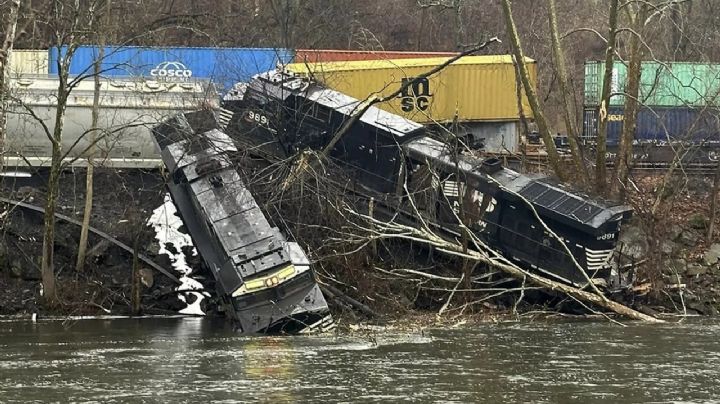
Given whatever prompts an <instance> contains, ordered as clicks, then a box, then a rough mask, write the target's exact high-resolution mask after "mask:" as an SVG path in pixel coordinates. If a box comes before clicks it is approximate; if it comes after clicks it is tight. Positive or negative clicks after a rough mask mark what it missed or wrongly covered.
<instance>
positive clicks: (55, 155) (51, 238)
mask: <svg viewBox="0 0 720 404" xmlns="http://www.w3.org/2000/svg"><path fill="white" fill-rule="evenodd" d="M96 6H97V4H96V3H95V2H93V3H90V5H89V7H88V8H87V9H85V7H86V5H84V4H83V5H81V4H80V0H72V1H71V0H53V5H52V15H51V25H52V28H53V37H54V41H55V46H56V49H57V54H58V60H57V67H58V91H57V110H56V113H55V127H54V128H53V130H52V131H50V129H49V128H48V127H47V125H46V124H44V123H41V124H42V126H43V129H44V130H45V133H46V135H47V137H48V140H49V141H50V143H51V144H52V160H51V163H50V172H49V176H48V183H47V196H46V201H45V215H44V232H43V247H42V251H43V254H42V264H41V275H42V285H43V297H44V299H45V302H46V303H47V305H48V306H50V307H52V306H55V305H56V304H57V295H56V289H55V263H54V256H55V248H54V245H55V208H56V205H57V197H58V192H59V186H60V173H61V169H62V165H63V154H62V136H63V124H64V122H65V110H66V108H67V103H68V98H69V97H70V92H71V91H72V89H73V87H74V86H76V85H77V80H78V79H77V78H75V79H73V80H70V79H69V76H70V62H71V61H72V58H73V55H74V53H75V50H76V49H77V47H78V45H79V43H80V40H81V39H82V37H83V36H84V35H85V34H86V31H84V28H85V27H87V25H88V23H87V22H86V20H87V21H89V22H92V21H93V19H94V13H95V11H96ZM84 10H87V11H86V12H84ZM66 24H67V25H66ZM64 45H66V46H64Z"/></svg>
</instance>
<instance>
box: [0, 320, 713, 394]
mask: <svg viewBox="0 0 720 404" xmlns="http://www.w3.org/2000/svg"><path fill="white" fill-rule="evenodd" d="M66 325H67V324H66ZM719 331H720V325H718V324H716V323H708V322H694V323H690V324H669V325H663V326H644V325H630V326H629V327H627V328H620V327H617V326H614V325H612V324H609V323H603V322H594V323H593V322H564V323H524V324H522V323H507V324H488V325H481V326H475V327H473V328H466V329H453V330H431V331H426V332H425V333H421V334H416V333H402V332H392V331H385V332H380V333H377V334H376V335H373V336H369V337H355V336H348V335H324V336H302V337H287V338H283V337H241V336H238V335H236V334H234V333H233V332H232V330H230V329H229V328H228V327H226V326H225V325H224V323H222V322H213V321H211V320H209V319H204V318H187V319H178V318H175V319H113V320H82V321H78V322H76V323H74V324H72V326H71V327H70V328H69V329H68V328H64V327H63V323H62V322H60V321H43V322H39V323H37V324H33V323H30V322H0V401H1V402H47V401H60V402H68V401H69V402H86V401H94V402H195V401H212V402H298V403H305V402H338V401H344V402H397V401H407V402H493V403H495V402H553V403H554V402H707V401H712V400H716V399H718V397H720V383H718V382H719V381H720V341H718V338H717V334H718V332H719Z"/></svg>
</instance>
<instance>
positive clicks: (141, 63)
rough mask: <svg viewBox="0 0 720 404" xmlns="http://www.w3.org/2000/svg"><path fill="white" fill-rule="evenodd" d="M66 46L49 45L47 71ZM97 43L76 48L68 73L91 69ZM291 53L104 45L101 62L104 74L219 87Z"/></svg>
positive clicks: (284, 59) (272, 65)
mask: <svg viewBox="0 0 720 404" xmlns="http://www.w3.org/2000/svg"><path fill="white" fill-rule="evenodd" d="M65 52H67V48H66V47H64V48H61V49H60V50H59V51H58V49H57V48H51V49H50V56H49V58H50V66H49V68H50V69H49V73H50V74H57V72H58V70H57V69H58V67H57V60H58V57H59V56H60V55H64V54H65ZM99 53H100V52H99V47H97V46H81V47H79V48H77V50H76V51H75V54H74V55H73V58H72V61H71V63H70V74H77V75H80V74H88V73H91V72H92V70H93V68H92V66H93V63H94V62H95V60H97V59H98V57H99ZM292 57H293V53H292V51H290V50H288V49H280V48H182V47H174V48H160V47H134V46H125V47H105V49H104V57H103V60H102V63H101V69H102V71H103V76H106V77H119V76H134V77H146V78H152V79H156V80H165V81H188V80H191V79H195V78H199V79H203V80H211V81H212V82H213V83H215V85H216V86H217V87H218V89H219V90H220V91H224V90H229V89H230V88H231V87H232V85H233V84H234V83H237V82H239V81H248V80H249V79H250V78H251V77H252V76H254V75H255V74H258V73H261V72H265V71H268V70H272V69H275V68H276V67H277V65H278V64H287V63H289V62H290V61H291V60H292Z"/></svg>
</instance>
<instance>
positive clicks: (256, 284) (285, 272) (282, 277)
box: [232, 265, 298, 297]
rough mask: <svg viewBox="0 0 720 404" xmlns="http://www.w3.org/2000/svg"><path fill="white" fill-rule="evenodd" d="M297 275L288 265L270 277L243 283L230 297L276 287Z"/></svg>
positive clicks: (295, 270) (292, 266)
mask: <svg viewBox="0 0 720 404" xmlns="http://www.w3.org/2000/svg"><path fill="white" fill-rule="evenodd" d="M297 274H298V271H297V269H296V268H295V266H294V265H288V266H286V267H284V268H282V269H280V270H279V271H276V272H274V273H272V274H270V275H267V276H263V277H260V278H255V279H252V280H249V281H247V282H245V283H244V284H243V285H242V286H240V287H239V288H237V289H236V290H235V291H234V292H233V293H232V297H238V296H242V295H244V294H246V293H253V292H257V291H259V290H263V289H268V288H271V287H273V286H277V285H279V284H281V283H283V282H285V281H287V280H288V279H291V278H293V277H295V275H297Z"/></svg>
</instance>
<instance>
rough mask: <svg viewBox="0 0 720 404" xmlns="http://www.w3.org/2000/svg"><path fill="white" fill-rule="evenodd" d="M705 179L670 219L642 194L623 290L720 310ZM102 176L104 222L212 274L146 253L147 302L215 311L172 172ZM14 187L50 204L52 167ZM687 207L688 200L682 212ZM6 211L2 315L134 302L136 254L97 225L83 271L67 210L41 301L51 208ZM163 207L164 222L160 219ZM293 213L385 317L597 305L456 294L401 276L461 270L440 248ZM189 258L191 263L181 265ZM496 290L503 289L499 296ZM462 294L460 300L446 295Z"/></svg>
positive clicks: (317, 254) (72, 193)
mask: <svg viewBox="0 0 720 404" xmlns="http://www.w3.org/2000/svg"><path fill="white" fill-rule="evenodd" d="M696 182H697V183H695V184H690V186H685V187H684V188H683V189H682V190H681V191H679V192H678V193H677V195H675V196H674V199H673V198H671V199H669V200H668V201H669V203H671V204H672V206H673V210H672V212H673V214H672V215H666V216H664V217H663V218H662V220H655V221H652V220H649V219H648V216H646V215H643V209H644V208H643V206H642V203H643V201H644V199H643V198H642V197H637V198H635V200H634V202H633V203H634V204H635V205H636V210H638V211H639V212H640V213H639V214H637V215H636V216H637V217H636V219H635V222H634V224H633V226H632V227H629V228H627V229H625V232H624V235H623V239H622V240H621V247H622V251H623V252H624V254H625V257H624V258H623V265H626V266H631V267H633V269H632V271H633V272H634V283H633V286H632V288H631V289H629V290H625V291H624V292H622V293H620V294H618V295H617V297H618V298H620V299H621V300H622V301H623V302H625V303H627V304H629V305H631V306H634V307H636V308H639V309H642V310H643V311H646V312H650V313H653V314H656V313H660V314H662V313H665V314H669V313H672V314H678V313H679V314H683V313H684V314H701V315H715V314H717V313H718V308H719V307H720V306H719V302H718V300H717V298H716V295H717V291H718V290H720V266H719V265H720V262H719V259H720V244H718V243H717V236H714V238H713V239H710V240H707V239H706V237H705V235H704V234H703V232H704V231H705V230H706V229H707V221H708V220H709V219H708V214H707V199H708V197H709V196H708V193H707V189H708V187H707V186H706V185H707V184H705V182H703V180H696ZM95 184H96V186H95V198H94V209H93V217H92V222H91V224H92V226H94V227H96V228H98V229H99V230H102V231H104V232H107V233H108V234H110V235H112V236H113V237H115V238H117V239H118V240H119V241H121V242H123V243H125V244H127V245H128V246H137V249H138V251H139V252H140V253H141V254H144V255H146V256H148V257H149V258H150V259H152V260H153V261H155V262H156V263H158V264H159V265H161V266H162V267H164V268H167V269H170V270H173V271H174V272H173V273H174V274H176V275H177V277H182V276H183V275H184V273H185V272H187V275H189V276H190V278H192V279H195V280H196V281H193V282H197V284H192V283H191V284H192V285H204V287H205V288H207V289H208V291H206V292H205V293H202V294H201V293H199V292H197V291H194V290H191V289H192V288H196V286H191V287H187V286H186V287H183V288H181V289H182V290H184V291H186V292H187V293H178V291H177V289H178V287H177V286H178V285H177V284H175V283H174V282H173V281H171V280H170V279H168V278H167V277H166V276H164V275H163V274H161V273H159V272H157V271H154V270H153V269H152V268H150V267H149V266H148V265H142V266H141V274H142V283H143V287H142V310H143V313H146V314H164V313H177V312H179V311H182V310H183V309H185V310H186V312H197V311H198V310H202V312H204V313H206V314H209V315H216V314H218V313H217V307H216V302H215V301H214V299H213V297H212V296H213V294H212V293H211V291H212V289H213V284H212V282H211V280H210V279H209V276H207V274H205V272H204V269H203V265H202V262H201V260H200V258H199V257H198V256H197V255H195V254H193V252H192V249H191V248H189V247H182V243H177V242H174V241H173V240H172V237H169V236H168V234H167V233H163V235H162V236H161V237H159V236H158V232H167V228H166V227H167V226H166V227H163V226H158V215H160V217H164V218H165V219H167V220H165V219H163V220H165V222H166V224H171V222H174V223H175V228H176V229H177V227H179V226H177V224H178V223H177V219H176V217H174V216H173V215H172V212H170V213H167V212H163V211H159V210H158V209H159V208H160V207H161V206H162V205H163V204H164V203H166V204H167V203H169V202H168V201H167V200H166V191H165V188H164V179H163V177H162V174H161V172H160V171H141V170H127V171H122V170H121V171H118V170H109V169H100V170H97V171H96V177H95ZM639 184H640V191H643V192H645V191H647V192H648V193H652V192H653V190H652V181H647V182H642V181H641V182H639ZM643 187H645V188H643ZM84 188H85V175H84V170H82V169H77V170H70V171H66V172H64V173H63V176H62V186H61V194H60V199H59V203H58V212H60V213H62V214H64V215H67V216H70V217H72V218H75V219H77V220H81V219H82V209H83V204H84V196H85V189H84ZM2 192H3V196H4V197H7V198H10V199H14V200H21V201H24V202H26V203H30V204H34V205H37V206H41V207H42V206H43V205H44V199H43V198H44V192H45V178H44V176H43V175H42V173H41V174H40V175H35V176H33V177H32V178H30V179H27V178H25V179H8V178H5V179H4V180H3V183H2ZM638 195H642V194H641V193H638ZM636 196H637V195H636ZM169 206H172V204H171V203H170V205H169ZM310 206H311V205H310V204H307V205H304V206H302V207H301V208H296V209H295V210H292V209H289V210H288V212H290V213H291V214H295V213H297V211H299V210H303V211H304V213H305V214H306V215H307V216H313V215H315V216H320V213H314V212H312V211H309V209H311V208H310ZM679 209H685V210H684V211H683V212H680V213H679V212H678V210H679ZM3 212H5V213H3V214H2V220H3V222H2V225H3V226H2V235H1V237H2V240H1V243H0V288H2V290H3V293H1V294H0V315H14V314H28V315H29V314H32V313H39V314H40V315H49V314H64V315H82V314H88V315H97V314H127V313H128V312H129V306H130V304H129V301H130V284H131V273H132V256H131V254H129V253H127V252H126V251H123V250H122V249H120V248H119V247H117V246H115V245H113V244H112V243H109V242H108V241H107V240H104V239H103V238H102V237H98V236H95V235H91V237H90V242H89V254H88V258H87V260H86V262H85V266H84V270H83V271H82V272H77V271H76V270H75V261H76V251H77V245H78V239H79V228H78V227H77V226H76V225H74V224H69V223H66V222H63V221H58V227H57V236H56V244H55V251H56V273H57V276H58V284H59V291H60V301H61V305H60V307H59V308H58V309H56V310H54V311H53V312H52V313H50V312H47V311H46V309H45V308H43V306H42V304H41V303H40V302H41V293H42V291H41V287H40V271H39V268H40V256H41V245H42V214H41V213H39V212H33V211H28V210H24V209H21V208H19V207H12V206H9V205H4V206H3ZM163 215H164V216H163ZM153 216H155V219H154V224H153V221H151V220H150V219H151V218H153ZM291 216H292V215H288V217H283V218H277V217H276V218H274V219H275V220H276V221H277V222H282V223H283V225H287V226H289V227H290V228H291V229H292V230H293V232H294V234H295V235H296V236H298V235H300V236H301V238H302V240H299V241H300V242H301V243H304V242H305V241H306V240H307V243H309V244H305V245H304V247H306V248H307V251H308V252H309V253H310V255H311V256H312V257H313V259H314V260H315V262H316V264H317V265H316V269H317V273H318V276H319V279H320V281H321V282H322V283H325V284H329V285H331V286H333V287H335V288H336V289H338V290H340V291H341V293H343V294H346V295H347V296H349V297H351V298H352V299H355V300H356V301H359V302H360V303H362V304H363V305H366V306H367V307H369V308H370V309H371V310H372V311H374V312H376V313H378V314H380V315H381V316H382V317H383V318H390V319H403V318H413V319H417V321H420V322H423V320H422V318H423V316H427V315H430V316H432V317H434V318H435V320H433V321H436V320H437V319H438V317H437V316H435V313H438V312H442V316H440V317H442V318H444V320H440V321H450V322H453V321H455V322H456V321H461V320H462V319H470V318H472V319H490V320H492V319H493V318H495V317H498V316H500V317H503V316H506V315H516V314H527V315H532V314H531V313H538V312H539V313H547V312H551V313H552V312H563V313H573V314H583V313H587V310H586V309H584V308H582V306H579V305H577V304H576V303H575V302H573V301H568V300H567V299H564V298H563V297H562V296H554V295H548V294H546V293H543V292H540V291H536V290H534V289H527V290H526V291H524V292H519V291H518V290H514V291H511V292H506V293H496V292H493V293H485V294H482V293H480V294H478V292H472V293H471V292H458V293H454V294H452V285H450V286H448V284H447V283H445V284H442V283H439V284H432V283H430V282H428V281H427V280H422V279H418V278H417V277H412V276H409V275H407V276H406V275H403V276H398V272H397V271H394V272H392V274H391V273H388V269H390V268H392V267H404V268H412V267H413V266H414V268H418V269H422V270H425V271H428V272H432V271H435V273H438V274H440V275H443V276H446V277H447V276H456V275H453V273H454V272H455V271H457V268H458V265H459V263H458V262H456V261H452V260H445V259H442V258H438V257H434V258H433V259H428V256H429V255H430V252H429V250H427V249H423V248H420V247H416V246H408V245H405V244H403V245H401V246H398V245H393V244H384V245H382V246H380V247H378V245H368V246H367V249H366V250H363V251H360V252H358V253H352V254H347V255H341V256H334V255H333V254H328V253H327V249H326V248H325V249H324V247H326V246H324V245H323V242H322V240H321V238H322V237H321V235H319V234H317V233H315V234H313V233H312V232H311V228H310V227H308V226H307V222H305V223H300V222H298V221H297V220H293V217H291ZM161 221H162V220H161ZM168 237H169V238H168ZM163 240H164V241H163ZM408 247H409V248H408ZM371 250H372V251H371ZM393 251H394V252H393ZM181 261H182V262H181ZM183 265H184V267H185V269H184V270H183V269H181V268H180V267H182V266H183ZM520 286H522V285H521V284H520V283H518V282H515V281H513V280H510V279H507V278H506V277H504V276H502V274H495V275H493V276H492V277H489V278H488V289H493V290H494V289H498V288H509V289H513V288H518V287H520ZM492 294H497V296H490V295H492ZM451 296H452V299H451V300H452V301H451V304H450V305H447V306H445V303H446V302H447V300H448V298H449V297H451ZM329 300H330V303H331V305H332V308H333V310H334V312H335V315H336V317H337V318H340V319H344V320H346V321H347V322H351V323H355V322H357V321H362V320H363V315H362V314H358V313H356V312H353V310H352V309H351V307H350V306H349V305H348V304H347V303H346V302H344V301H343V300H342V299H339V298H337V299H329ZM193 305H194V308H193V309H192V310H190V311H187V310H188V306H193ZM443 307H445V308H444V309H443ZM428 313H430V314H428ZM529 313H530V314H529ZM413 321H415V320H413ZM471 321H475V320H471Z"/></svg>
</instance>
